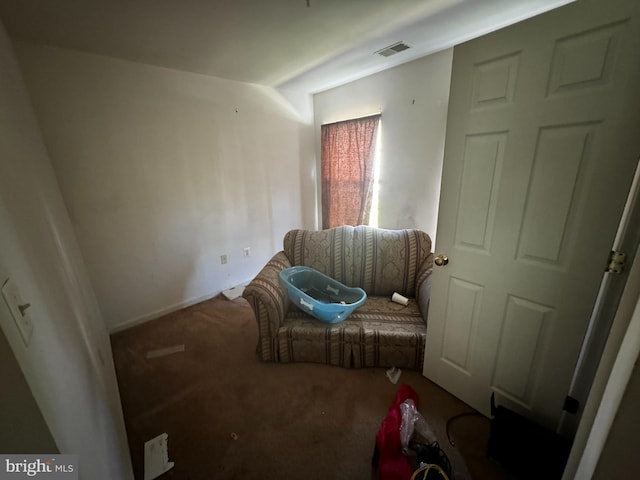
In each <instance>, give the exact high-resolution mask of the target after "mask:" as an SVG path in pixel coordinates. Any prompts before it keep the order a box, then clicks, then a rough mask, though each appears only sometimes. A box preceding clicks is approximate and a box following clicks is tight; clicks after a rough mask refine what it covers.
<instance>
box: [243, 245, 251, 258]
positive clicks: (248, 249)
mask: <svg viewBox="0 0 640 480" xmlns="http://www.w3.org/2000/svg"><path fill="white" fill-rule="evenodd" d="M242 252H243V253H244V256H245V257H250V256H251V247H244V250H243V251H242Z"/></svg>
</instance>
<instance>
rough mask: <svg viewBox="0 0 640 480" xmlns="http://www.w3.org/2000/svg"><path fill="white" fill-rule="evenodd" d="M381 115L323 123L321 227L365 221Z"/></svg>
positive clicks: (367, 212)
mask: <svg viewBox="0 0 640 480" xmlns="http://www.w3.org/2000/svg"><path fill="white" fill-rule="evenodd" d="M379 123H380V115H379V114H378V115H373V116H369V117H364V118H357V119H353V120H346V121H343V122H336V123H330V124H326V125H322V127H321V136H322V146H321V149H322V159H321V162H322V228H333V227H337V226H340V225H353V226H356V225H368V224H369V217H370V214H371V204H372V198H373V188H374V166H375V165H374V154H375V150H376V149H375V145H376V138H377V132H378V127H379Z"/></svg>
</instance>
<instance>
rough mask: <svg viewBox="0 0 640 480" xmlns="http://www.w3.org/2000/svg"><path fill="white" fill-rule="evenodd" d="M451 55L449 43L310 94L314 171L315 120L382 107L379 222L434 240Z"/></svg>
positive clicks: (351, 115)
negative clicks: (442, 48) (422, 55)
mask: <svg viewBox="0 0 640 480" xmlns="http://www.w3.org/2000/svg"><path fill="white" fill-rule="evenodd" d="M452 58H453V49H449V50H446V51H443V52H439V53H436V54H434V55H430V56H428V57H425V58H421V59H419V60H415V61H413V62H410V63H406V64H404V65H400V66H398V67H395V68H392V69H390V70H386V71H384V72H381V73H377V74H375V75H371V76H369V77H366V78H363V79H361V80H357V81H355V82H352V83H349V84H347V85H344V86H341V87H337V88H334V89H332V90H328V91H326V92H323V93H319V94H316V95H314V114H315V123H316V158H317V159H318V166H317V170H318V172H319V171H320V158H321V157H320V125H322V124H324V123H331V122H336V121H340V120H347V119H349V118H357V117H362V116H365V115H371V114H374V113H380V112H381V113H382V118H381V143H382V145H381V166H380V194H379V202H380V207H379V210H378V225H379V226H380V227H383V228H419V229H421V230H424V231H426V232H427V233H428V234H429V235H431V236H432V238H433V240H434V241H435V233H436V224H437V218H438V202H439V197H440V179H441V178H440V177H441V174H442V159H443V154H444V138H445V131H446V120H447V107H448V101H449V83H450V80H451V62H452ZM318 181H319V180H318ZM318 188H320V187H319V186H318Z"/></svg>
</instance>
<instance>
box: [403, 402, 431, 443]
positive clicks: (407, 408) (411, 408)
mask: <svg viewBox="0 0 640 480" xmlns="http://www.w3.org/2000/svg"><path fill="white" fill-rule="evenodd" d="M400 413H401V414H402V423H401V424H400V445H401V446H402V450H403V451H406V450H407V449H408V448H409V441H410V440H411V439H412V438H413V436H414V435H417V436H419V437H420V441H421V442H423V443H432V442H435V441H436V436H435V434H434V433H433V432H432V431H431V428H430V427H429V424H428V423H427V421H426V420H425V419H424V417H423V416H422V414H421V413H420V412H419V411H418V409H417V408H416V406H415V404H414V403H413V400H412V399H410V398H409V399H407V400H405V401H404V402H402V403H401V404H400Z"/></svg>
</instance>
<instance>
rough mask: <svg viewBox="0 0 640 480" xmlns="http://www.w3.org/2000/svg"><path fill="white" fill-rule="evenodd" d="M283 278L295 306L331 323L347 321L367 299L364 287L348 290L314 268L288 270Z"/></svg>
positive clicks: (281, 274) (349, 288)
mask: <svg viewBox="0 0 640 480" xmlns="http://www.w3.org/2000/svg"><path fill="white" fill-rule="evenodd" d="M279 279H280V285H282V287H283V288H285V289H286V290H287V294H288V295H289V298H290V299H291V301H292V302H293V303H294V305H296V306H297V307H298V308H300V309H301V310H302V311H304V312H306V313H308V314H309V315H312V316H314V317H315V318H317V319H318V320H322V321H323V322H327V323H338V322H341V321H343V320H344V319H345V318H347V317H348V316H349V315H351V312H353V311H354V310H355V309H356V308H358V307H359V306H360V305H362V304H363V303H364V301H365V300H366V299H367V294H366V292H365V291H364V290H362V289H361V288H351V287H347V286H346V285H343V284H342V283H340V282H338V281H337V280H334V279H333V278H331V277H328V276H327V275H325V274H324V273H321V272H319V271H317V270H315V269H313V268H310V267H302V266H297V267H290V268H285V269H284V270H282V271H281V272H280V274H279Z"/></svg>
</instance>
